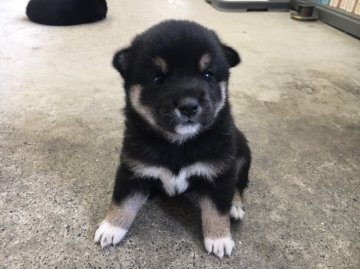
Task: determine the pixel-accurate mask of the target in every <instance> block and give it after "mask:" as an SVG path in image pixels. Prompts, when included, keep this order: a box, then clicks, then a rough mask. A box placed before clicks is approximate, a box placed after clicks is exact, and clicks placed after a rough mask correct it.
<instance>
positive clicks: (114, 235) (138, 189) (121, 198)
mask: <svg viewBox="0 0 360 269" xmlns="http://www.w3.org/2000/svg"><path fill="white" fill-rule="evenodd" d="M138 180H139V179H136V178H134V177H133V175H131V173H130V171H128V170H127V169H126V168H124V167H119V169H118V173H117V175H116V181H115V188H114V194H113V201H112V203H111V206H110V209H109V211H108V213H107V214H106V217H105V219H104V220H103V221H102V222H101V223H100V225H99V228H98V229H97V230H96V233H95V238H94V241H95V243H100V245H101V247H102V248H104V247H107V246H109V245H116V244H118V243H119V242H120V241H121V240H122V239H123V238H124V236H125V235H126V233H127V231H128V229H129V228H130V226H131V224H132V223H133V221H134V219H135V217H136V215H137V213H138V211H139V209H140V208H141V206H142V205H143V204H144V203H145V202H146V201H147V199H148V196H149V193H148V189H147V188H146V187H145V186H146V185H141V183H140V184H139V182H138Z"/></svg>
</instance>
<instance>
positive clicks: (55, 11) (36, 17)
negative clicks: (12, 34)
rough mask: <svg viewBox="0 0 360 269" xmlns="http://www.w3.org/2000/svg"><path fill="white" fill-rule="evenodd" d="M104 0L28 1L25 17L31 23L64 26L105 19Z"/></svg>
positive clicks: (105, 5)
mask: <svg viewBox="0 0 360 269" xmlns="http://www.w3.org/2000/svg"><path fill="white" fill-rule="evenodd" d="M106 12H107V4H106V1H105V0H30V2H29V3H28V5H27V7H26V15H27V16H28V17H29V19H30V20H31V21H33V22H36V23H40V24H45V25H54V26H66V25H76V24H83V23H91V22H95V21H99V20H102V19H104V18H106Z"/></svg>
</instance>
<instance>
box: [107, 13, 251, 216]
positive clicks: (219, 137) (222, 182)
mask: <svg viewBox="0 0 360 269" xmlns="http://www.w3.org/2000/svg"><path fill="white" fill-rule="evenodd" d="M206 53H208V54H210V55H211V59H212V60H211V64H210V66H209V67H208V68H207V70H206V72H208V73H210V74H211V78H210V79H208V77H205V78H206V79H205V78H204V72H200V71H199V68H198V62H199V60H200V59H201V57H202V56H203V55H204V54H206ZM154 57H161V58H162V59H164V60H165V62H166V63H167V65H168V71H167V72H166V74H163V72H161V71H159V70H158V69H156V67H154V63H153V61H152V59H154ZM239 62H240V57H239V55H238V54H237V52H236V51H235V50H234V49H232V48H230V47H228V46H226V45H223V44H222V43H221V42H220V40H219V38H218V37H217V35H216V34H215V33H214V32H213V31H211V30H208V29H206V28H204V27H202V26H200V25H198V24H196V23H193V22H189V21H174V20H171V21H165V22H163V23H160V24H158V25H156V26H154V27H152V28H150V29H149V30H147V31H146V32H144V33H143V34H141V35H139V36H137V37H136V38H135V39H134V40H133V42H132V43H131V45H130V47H128V48H126V49H123V50H120V51H119V52H117V53H116V54H115V56H114V59H113V66H114V67H115V68H116V69H117V70H118V71H119V72H120V74H121V75H122V77H123V79H124V87H125V91H126V107H125V116H126V122H125V125H126V129H125V134H124V140H123V146H122V154H121V162H120V166H119V169H118V172H117V175H116V182H115V188H114V193H113V202H114V203H117V204H119V203H121V201H122V200H123V199H124V198H126V197H127V196H128V195H129V194H130V193H133V192H142V193H144V194H150V193H153V192H154V191H159V190H160V191H162V187H161V186H162V185H161V182H160V180H155V179H144V178H138V177H136V176H135V175H134V174H133V172H132V171H131V169H130V168H129V167H128V165H127V162H126V160H127V159H128V158H131V159H135V160H139V161H141V162H142V163H146V164H149V165H154V166H160V167H166V168H168V169H169V170H171V171H172V172H173V173H174V174H177V173H178V172H179V171H180V169H181V168H183V167H185V166H188V165H190V164H193V163H195V162H199V161H204V162H213V163H221V162H227V163H228V166H227V168H226V169H224V170H223V171H222V172H221V173H220V174H218V175H217V177H216V178H215V179H214V180H213V181H209V180H207V179H205V178H201V177H195V176H193V177H191V178H190V179H189V182H190V188H189V190H194V191H196V192H197V193H198V194H199V195H202V196H207V197H208V198H210V199H211V200H212V201H213V202H214V203H215V204H216V206H217V208H218V209H219V210H220V211H221V212H223V213H227V212H229V210H230V207H231V202H232V198H233V195H234V191H235V188H236V186H237V187H238V189H239V191H240V193H242V192H243V190H244V189H245V188H246V187H247V183H248V173H249V169H250V162H251V156H250V149H249V147H248V145H247V141H246V138H245V137H244V135H243V134H242V133H241V132H240V131H239V130H238V129H237V128H236V127H235V124H234V121H233V118H232V115H231V109H230V104H229V101H228V98H226V100H225V104H224V106H223V107H222V109H221V110H220V111H219V112H218V114H217V115H216V113H215V112H214V109H213V108H212V106H214V104H217V103H219V100H220V99H221V92H220V87H219V82H221V81H223V82H227V81H228V78H229V68H230V67H233V66H235V65H237V64H238V63H239ZM159 73H160V74H161V75H163V76H164V83H162V84H161V85H157V84H156V83H154V82H153V81H152V79H153V78H154V76H156V75H158V74H159ZM133 85H141V87H142V88H143V90H142V94H141V98H140V101H141V103H142V104H144V105H146V106H147V107H150V108H153V109H154V111H156V112H154V113H155V114H156V115H155V116H154V117H155V119H156V122H157V124H158V125H159V126H161V129H162V130H165V131H167V132H169V133H172V132H174V126H173V124H180V123H182V122H181V121H180V120H178V121H177V120H175V119H174V117H175V116H168V117H169V118H170V120H169V121H172V122H175V123H168V119H167V118H166V117H165V116H164V115H163V114H162V113H164V114H170V115H172V114H171V111H172V110H174V106H176V105H174V104H172V103H171V102H168V100H177V98H183V97H184V96H196V98H198V99H199V100H200V101H199V103H200V106H201V108H202V110H201V111H202V113H203V114H206V115H203V116H198V117H197V118H196V119H195V120H194V121H196V122H200V123H201V126H202V127H201V129H200V131H199V133H198V134H197V135H196V136H194V137H191V138H189V139H187V140H185V141H181V142H176V141H171V139H169V137H167V136H166V135H165V134H164V132H162V131H160V130H159V129H158V128H154V126H153V125H152V124H150V123H149V122H148V121H147V120H146V119H144V117H143V116H142V115H140V114H139V113H138V111H136V109H134V107H133V105H132V103H131V97H130V91H131V88H132V86H133ZM203 95H205V96H206V97H204V98H203V99H202V97H199V96H203ZM194 98H195V97H194ZM174 103H176V102H174ZM175 108H176V107H175ZM169 111H170V112H169ZM179 122H180V123H179ZM239 159H240V160H242V166H241V169H240V170H239V171H238V173H237V174H236V162H237V160H239Z"/></svg>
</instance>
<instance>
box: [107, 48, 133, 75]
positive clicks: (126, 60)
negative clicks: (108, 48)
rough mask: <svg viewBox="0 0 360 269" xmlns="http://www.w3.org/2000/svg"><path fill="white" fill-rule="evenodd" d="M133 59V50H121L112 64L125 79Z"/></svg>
mask: <svg viewBox="0 0 360 269" xmlns="http://www.w3.org/2000/svg"><path fill="white" fill-rule="evenodd" d="M131 57H132V51H131V48H126V49H122V50H119V51H118V52H116V53H115V55H114V58H113V62H112V64H113V66H114V68H115V69H116V70H117V71H119V72H120V74H121V76H122V77H123V78H125V76H126V74H127V72H128V70H129V68H130V62H131V60H130V59H131Z"/></svg>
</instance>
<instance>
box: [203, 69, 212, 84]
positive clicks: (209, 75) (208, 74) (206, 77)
mask: <svg viewBox="0 0 360 269" xmlns="http://www.w3.org/2000/svg"><path fill="white" fill-rule="evenodd" d="M203 78H204V80H205V81H208V82H210V81H212V80H213V78H214V74H213V73H211V72H209V71H207V72H204V73H203Z"/></svg>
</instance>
